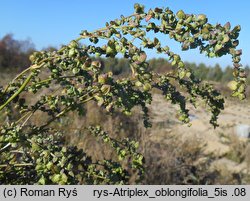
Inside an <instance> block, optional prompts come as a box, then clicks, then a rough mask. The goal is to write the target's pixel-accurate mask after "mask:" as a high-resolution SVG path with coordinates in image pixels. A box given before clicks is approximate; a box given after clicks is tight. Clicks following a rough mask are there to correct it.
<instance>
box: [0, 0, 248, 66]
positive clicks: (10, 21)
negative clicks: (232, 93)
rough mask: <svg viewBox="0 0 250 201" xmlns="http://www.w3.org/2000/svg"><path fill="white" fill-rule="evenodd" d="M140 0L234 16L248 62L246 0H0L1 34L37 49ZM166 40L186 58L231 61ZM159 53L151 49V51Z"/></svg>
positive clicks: (215, 19)
mask: <svg viewBox="0 0 250 201" xmlns="http://www.w3.org/2000/svg"><path fill="white" fill-rule="evenodd" d="M136 2H138V3H142V4H144V5H145V6H146V9H149V8H154V7H170V8H171V9H172V10H173V11H174V12H177V11H178V10H180V9H182V10H184V12H186V13H194V14H200V13H204V14H206V15H207V17H208V19H209V22H210V23H221V24H225V23H226V22H228V21H230V22H231V25H232V26H235V25H237V24H240V25H241V27H242V31H241V33H240V38H239V39H240V45H239V48H241V49H242V50H243V56H242V64H243V65H247V64H248V65H249V64H250V36H249V35H250V22H249V21H250V17H249V10H250V1H248V0H238V1H234V0H209V1H208V0H207V1H202V0H155V1H151V0H127V1H125V0H124V1H121V0H119V1H118V0H106V1H104V0H91V1H90V0H42V1H34V0H0V38H1V37H3V36H4V35H5V34H7V33H13V34H14V38H15V39H18V40H24V39H27V38H30V39H31V40H32V41H33V43H34V44H35V46H36V48H37V49H41V48H43V47H47V46H49V45H52V46H57V47H58V46H59V45H61V44H67V43H68V42H69V41H71V40H72V39H74V38H76V37H77V36H78V34H79V33H80V31H81V30H84V29H87V30H90V31H91V30H95V29H98V28H101V27H103V26H105V22H106V21H110V20H112V19H115V18H119V16H120V15H121V14H123V15H124V16H126V15H129V14H131V13H132V12H133V5H134V3H136ZM163 39H164V38H163ZM167 42H168V43H169V44H170V47H172V50H173V51H175V52H176V53H179V54H180V55H181V57H182V59H183V60H185V61H190V62H196V63H200V62H204V63H206V64H209V65H215V64H216V63H219V64H220V65H221V66H226V65H230V64H231V58H230V56H229V55H228V56H224V57H223V58H215V59H208V58H206V57H205V56H204V55H199V52H198V50H192V51H186V52H182V51H181V50H180V45H179V44H178V43H175V42H173V41H169V40H167ZM159 56H160V55H158V54H155V53H153V52H149V57H159Z"/></svg>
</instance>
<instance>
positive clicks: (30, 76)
mask: <svg viewBox="0 0 250 201" xmlns="http://www.w3.org/2000/svg"><path fill="white" fill-rule="evenodd" d="M32 77H33V74H32V73H31V74H30V75H29V76H28V77H27V78H26V80H25V81H24V83H23V84H22V86H21V87H20V88H19V89H18V91H17V92H16V93H14V94H13V95H12V96H11V97H10V98H9V99H8V100H7V101H6V102H5V103H4V104H3V105H1V106H0V111H1V110H2V109H3V108H5V106H6V105H8V104H9V103H10V102H11V101H12V100H13V99H14V98H16V97H17V96H18V95H19V94H20V93H21V92H22V91H23V90H24V88H25V87H26V86H27V84H28V83H29V81H30V80H31V78H32Z"/></svg>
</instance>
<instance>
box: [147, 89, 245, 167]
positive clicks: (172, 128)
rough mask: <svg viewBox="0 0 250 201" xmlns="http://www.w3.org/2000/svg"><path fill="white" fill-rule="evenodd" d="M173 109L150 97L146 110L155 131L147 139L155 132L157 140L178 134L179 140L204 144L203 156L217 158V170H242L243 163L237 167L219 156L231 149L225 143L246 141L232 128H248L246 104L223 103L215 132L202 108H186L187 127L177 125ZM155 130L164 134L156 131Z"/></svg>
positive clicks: (161, 99)
mask: <svg viewBox="0 0 250 201" xmlns="http://www.w3.org/2000/svg"><path fill="white" fill-rule="evenodd" d="M176 108H177V107H175V106H173V105H172V104H170V103H168V102H166V101H165V100H164V98H163V97H162V96H161V95H159V94H155V95H154V98H153V103H152V105H151V106H150V111H151V117H152V122H153V124H154V125H156V126H157V129H152V130H151V136H152V137H153V138H155V136H157V133H159V134H160V135H162V136H157V138H158V139H159V140H164V133H175V134H179V135H181V136H182V138H183V140H185V139H187V138H189V139H190V138H193V139H197V140H199V141H200V142H203V143H204V144H205V149H204V153H205V154H206V155H211V154H212V155H214V156H216V157H217V158H218V160H217V161H216V162H215V163H214V165H215V166H216V167H217V168H219V166H221V165H223V166H229V169H231V170H232V171H234V172H239V171H244V170H245V169H246V166H247V164H245V163H240V164H239V163H236V162H235V161H232V160H230V159H228V158H225V157H223V156H225V155H226V154H227V153H228V152H230V150H231V149H232V147H231V145H232V143H229V141H232V140H235V143H240V142H241V141H244V142H246V143H247V140H248V139H246V138H242V137H238V136H237V134H236V126H237V125H241V124H244V125H250V104H249V102H247V101H242V102H240V101H233V102H232V100H231V101H230V100H226V103H225V109H224V110H223V111H222V113H221V114H220V116H219V119H218V123H219V127H217V128H216V129H214V128H213V126H212V125H211V124H209V118H210V114H209V112H207V111H206V109H205V108H204V107H203V106H200V107H198V109H195V108H194V107H193V106H190V107H188V109H189V110H190V115H191V123H192V126H191V127H188V126H187V125H184V124H182V123H180V122H179V120H178V119H177V118H176V117H175V115H176ZM159 129H160V130H162V131H164V132H159ZM152 140H153V139H152ZM154 140H155V139H154ZM236 141H237V142H236ZM248 144H249V142H248ZM249 146H250V145H249ZM248 150H250V149H248ZM248 155H249V153H248ZM236 157H237V156H236Z"/></svg>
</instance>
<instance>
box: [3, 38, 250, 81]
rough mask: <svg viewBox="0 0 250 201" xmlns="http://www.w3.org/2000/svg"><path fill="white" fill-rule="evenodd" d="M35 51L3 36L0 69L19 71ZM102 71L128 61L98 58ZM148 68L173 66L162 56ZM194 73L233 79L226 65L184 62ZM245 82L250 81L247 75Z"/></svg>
mask: <svg viewBox="0 0 250 201" xmlns="http://www.w3.org/2000/svg"><path fill="white" fill-rule="evenodd" d="M53 49H56V48H54V47H47V48H44V50H53ZM34 51H36V49H35V46H34V44H33V43H32V42H31V41H30V40H16V39H14V37H13V35H12V34H7V35H5V36H3V37H2V38H1V40H0V70H1V71H21V70H24V69H25V68H27V67H28V66H30V60H29V55H30V54H31V53H32V52H34ZM100 61H101V62H102V65H103V67H104V71H106V72H107V71H112V72H113V74H114V75H122V74H126V73H128V72H129V69H130V67H129V61H128V60H126V59H124V58H100ZM148 63H149V68H151V69H152V70H155V71H157V72H160V73H162V72H167V71H170V70H171V69H172V68H173V67H172V66H171V64H170V63H169V61H168V60H166V59H164V58H153V59H149V60H148ZM185 64H186V66H188V67H190V68H191V69H192V71H193V72H194V74H195V75H196V76H197V77H198V78H200V79H201V80H208V81H215V82H223V83H225V82H228V81H230V80H232V79H233V72H232V71H233V68H232V67H231V66H227V67H226V68H224V69H223V68H222V67H221V66H220V65H219V64H216V65H215V66H208V65H206V64H204V63H199V64H197V63H194V62H186V63H185ZM245 70H246V73H247V74H249V73H250V67H249V66H248V65H247V66H245ZM247 82H248V83H250V77H249V76H248V79H247Z"/></svg>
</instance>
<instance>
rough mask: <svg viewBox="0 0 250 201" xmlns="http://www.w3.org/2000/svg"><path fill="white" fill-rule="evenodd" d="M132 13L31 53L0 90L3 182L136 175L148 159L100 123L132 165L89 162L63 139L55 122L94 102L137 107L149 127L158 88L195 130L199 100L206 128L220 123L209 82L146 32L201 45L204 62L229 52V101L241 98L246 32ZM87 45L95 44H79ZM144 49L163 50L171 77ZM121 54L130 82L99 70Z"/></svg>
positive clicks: (121, 179) (154, 12)
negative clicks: (206, 114)
mask: <svg viewBox="0 0 250 201" xmlns="http://www.w3.org/2000/svg"><path fill="white" fill-rule="evenodd" d="M134 8H135V12H134V13H133V14H132V15H130V16H128V17H124V16H121V17H120V19H116V20H113V21H110V22H109V23H106V26H105V27H103V28H101V29H98V30H96V31H93V32H89V31H87V30H84V31H82V32H81V34H80V36H79V38H77V39H75V40H73V41H71V42H70V44H69V45H66V46H62V47H61V48H60V49H59V50H58V51H41V52H34V53H33V54H32V55H31V56H30V60H31V62H32V65H31V66H30V67H29V68H27V69H26V70H24V71H23V72H21V73H20V74H19V75H17V76H16V77H15V78H14V79H13V80H12V81H11V82H10V83H9V84H8V85H7V86H6V87H4V88H1V89H0V111H1V113H2V115H5V116H6V121H5V122H2V123H1V127H0V131H1V134H0V145H1V147H0V161H1V164H0V183H1V184H8V183H12V184H35V183H39V184H100V183H105V184H118V183H119V184H123V183H127V182H128V180H129V170H130V169H131V168H132V169H134V170H136V171H137V174H138V176H139V178H140V176H141V175H142V174H143V171H144V169H143V156H142V155H141V154H140V153H138V152H137V148H138V143H137V142H135V141H133V140H129V139H124V140H123V141H117V140H115V139H113V138H111V137H109V135H108V134H107V133H106V132H105V131H103V130H102V129H101V128H100V127H94V126H93V127H89V128H87V129H86V132H90V133H91V134H93V135H94V136H95V137H97V138H100V139H102V140H103V142H105V143H108V144H109V145H110V146H111V147H113V148H114V149H115V150H116V152H117V154H118V156H119V159H120V160H125V159H126V160H127V164H128V165H127V166H126V167H124V166H123V165H122V164H121V163H120V162H119V160H118V161H114V160H100V161H97V162H93V161H92V159H91V157H90V156H87V155H86V153H84V152H83V151H82V150H79V149H77V148H76V147H69V146H66V145H65V144H64V143H63V141H62V134H61V132H60V131H58V130H55V128H54V125H55V124H58V123H59V122H58V120H60V119H61V118H63V117H64V116H65V115H67V113H69V112H70V111H71V112H72V111H73V112H78V113H79V114H80V115H84V110H83V108H84V105H85V103H87V102H89V101H96V102H97V103H98V105H99V106H100V107H102V108H104V109H106V110H107V111H108V112H113V111H121V112H123V113H125V114H130V113H131V110H132V108H134V107H135V106H140V107H141V109H142V111H143V113H144V115H143V117H144V125H145V126H146V127H147V126H150V121H149V117H148V108H147V104H150V103H151V101H152V90H153V89H158V90H160V91H162V94H163V96H164V97H165V98H166V100H167V101H170V102H171V103H172V104H177V105H179V111H178V116H179V119H180V121H182V122H184V123H188V124H189V115H188V110H187V109H186V104H187V103H190V104H192V105H194V106H196V102H197V100H202V101H204V102H205V104H206V106H207V108H208V109H209V110H210V112H211V120H210V123H211V124H212V125H213V126H214V127H216V126H218V125H217V117H218V115H219V113H220V111H221V110H222V109H223V105H224V100H223V97H222V96H221V95H220V94H219V93H218V92H217V91H216V90H214V89H213V87H212V85H210V84H207V83H202V82H201V81H200V80H198V79H196V78H195V76H194V75H193V72H191V70H190V69H189V68H188V66H185V64H184V62H183V61H182V59H181V57H180V56H179V55H177V54H175V53H174V52H172V51H171V49H170V47H168V46H162V44H161V41H160V40H159V39H158V38H157V37H155V38H153V39H152V38H151V39H150V38H148V37H147V33H149V32H152V33H154V35H155V36H157V34H163V35H166V37H167V35H168V36H169V37H170V38H171V39H173V40H175V41H177V42H179V43H181V47H182V50H183V51H186V50H188V49H194V48H199V50H200V53H204V54H206V55H207V56H208V57H221V56H223V55H226V54H230V55H231V56H232V61H233V65H234V80H233V81H231V82H230V84H229V85H230V88H231V89H232V91H233V92H232V95H233V96H236V97H238V98H240V99H244V98H245V79H246V76H245V73H244V71H243V69H242V68H241V64H240V56H241V53H242V52H241V50H237V49H236V48H237V45H238V44H239V41H238V40H237V38H238V36H239V31H240V26H236V27H234V28H233V29H231V25H230V23H229V22H228V23H226V24H225V25H224V26H222V25H220V24H216V25H212V24H210V23H208V19H207V17H206V15H203V14H200V15H193V14H186V13H184V12H183V11H182V10H180V11H178V12H177V13H176V14H174V13H173V12H172V11H171V10H170V9H169V8H166V9H162V8H155V9H150V10H149V11H147V12H145V11H144V6H142V5H139V4H135V6H134ZM84 39H88V40H89V41H90V42H91V45H88V46H86V45H82V44H81V43H80V42H81V41H83V40H84ZM100 40H101V41H100ZM100 43H102V44H104V45H98V44H100ZM136 44H138V45H136ZM146 49H153V50H155V51H156V52H158V53H162V54H164V55H165V57H166V58H167V59H169V61H170V62H171V64H172V66H173V70H172V71H171V72H168V73H165V74H158V73H156V72H154V71H151V70H149V68H148V63H147V55H146V52H145V50H146ZM117 55H121V56H123V57H124V58H127V59H128V60H129V62H130V68H131V74H130V76H127V77H123V78H116V77H114V76H113V75H112V72H108V73H103V71H102V64H101V62H100V59H98V58H99V57H100V56H105V57H116V56H117ZM45 88H49V90H44V89H45ZM44 92H46V93H44ZM32 94H36V96H35V99H34V100H33V99H31V100H29V101H27V100H25V97H33V96H34V95H32ZM38 113H40V114H41V113H42V114H43V116H44V119H43V120H41V122H40V124H35V123H34V122H33V121H32V119H33V118H34V117H35V116H36V115H37V114H38ZM13 114H15V115H13ZM7 117H8V118H7ZM130 172H131V171H130Z"/></svg>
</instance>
